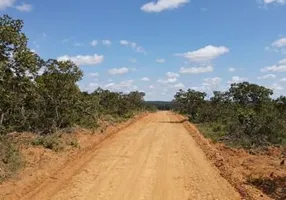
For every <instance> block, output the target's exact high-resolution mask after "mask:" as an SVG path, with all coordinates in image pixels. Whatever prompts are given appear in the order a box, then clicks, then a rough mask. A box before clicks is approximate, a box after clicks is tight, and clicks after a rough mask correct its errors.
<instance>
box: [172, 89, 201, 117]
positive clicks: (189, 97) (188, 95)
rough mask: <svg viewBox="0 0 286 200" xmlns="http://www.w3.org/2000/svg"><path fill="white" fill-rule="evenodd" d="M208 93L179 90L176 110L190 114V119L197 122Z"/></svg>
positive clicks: (175, 100)
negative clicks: (199, 110)
mask: <svg viewBox="0 0 286 200" xmlns="http://www.w3.org/2000/svg"><path fill="white" fill-rule="evenodd" d="M205 97H206V93H204V92H199V91H195V90H191V89H188V90H187V91H186V92H185V91H183V90H179V92H177V93H176V94H175V99H174V102H175V109H176V110H177V111H179V112H181V113H184V114H188V115H189V116H190V119H192V120H195V119H196V117H197V114H198V109H199V108H200V107H201V106H202V104H203V103H204V98H205Z"/></svg>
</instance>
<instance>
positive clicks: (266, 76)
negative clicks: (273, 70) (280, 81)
mask: <svg viewBox="0 0 286 200" xmlns="http://www.w3.org/2000/svg"><path fill="white" fill-rule="evenodd" d="M274 78H276V75H274V74H267V75H264V76H259V77H258V79H259V80H263V79H274Z"/></svg>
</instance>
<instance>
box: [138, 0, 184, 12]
mask: <svg viewBox="0 0 286 200" xmlns="http://www.w3.org/2000/svg"><path fill="white" fill-rule="evenodd" d="M189 2H190V0H158V1H151V2H149V3H146V4H144V5H143V6H142V7H141V10H142V11H144V12H157V13H158V12H162V11H165V10H173V9H176V8H179V7H181V6H183V5H185V4H187V3H189Z"/></svg>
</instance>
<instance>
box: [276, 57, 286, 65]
mask: <svg viewBox="0 0 286 200" xmlns="http://www.w3.org/2000/svg"><path fill="white" fill-rule="evenodd" d="M278 64H279V65H286V58H285V59H283V60H280V61H279V62H278Z"/></svg>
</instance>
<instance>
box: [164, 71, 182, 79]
mask: <svg viewBox="0 0 286 200" xmlns="http://www.w3.org/2000/svg"><path fill="white" fill-rule="evenodd" d="M166 76H167V77H168V78H177V77H179V76H180V74H177V73H174V72H167V73H166Z"/></svg>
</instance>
